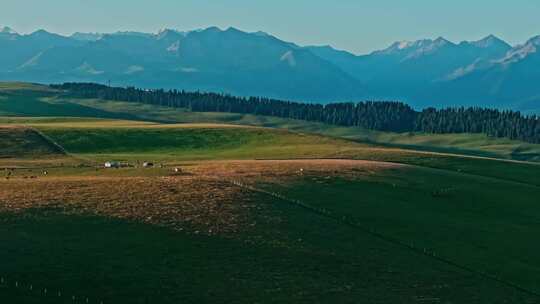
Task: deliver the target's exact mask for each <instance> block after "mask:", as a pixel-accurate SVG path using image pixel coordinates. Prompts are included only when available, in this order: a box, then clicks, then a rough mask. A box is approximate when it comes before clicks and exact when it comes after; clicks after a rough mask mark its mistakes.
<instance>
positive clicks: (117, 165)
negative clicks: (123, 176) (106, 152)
mask: <svg viewBox="0 0 540 304" xmlns="http://www.w3.org/2000/svg"><path fill="white" fill-rule="evenodd" d="M104 167H105V168H120V163H119V162H115V161H108V162H106V163H105V164H104Z"/></svg>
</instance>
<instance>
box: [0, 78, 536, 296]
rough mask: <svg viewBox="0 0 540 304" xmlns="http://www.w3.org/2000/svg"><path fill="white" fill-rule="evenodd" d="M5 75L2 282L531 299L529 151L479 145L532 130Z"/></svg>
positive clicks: (1, 287) (75, 292) (121, 289)
mask: <svg viewBox="0 0 540 304" xmlns="http://www.w3.org/2000/svg"><path fill="white" fill-rule="evenodd" d="M19 85H20V86H21V88H23V89H21V88H17V89H13V87H10V86H5V85H4V87H2V86H0V96H1V98H3V99H1V98H0V111H4V112H3V113H4V115H8V116H5V117H2V118H0V125H1V127H0V135H4V136H2V140H3V141H2V142H0V152H2V153H4V155H5V157H3V158H0V168H5V169H2V170H1V171H0V223H1V224H0V244H2V249H3V250H0V259H1V260H3V261H10V262H9V263H1V264H0V277H1V278H2V280H1V281H0V299H2V300H4V299H6V300H7V301H8V302H11V303H86V298H88V302H89V303H100V302H101V301H103V303H179V302H182V303H223V302H227V303H228V302H235V303H284V302H286V303H290V302H294V303H313V302H316V303H358V302H360V303H538V302H540V297H539V296H538V294H540V285H539V284H538V282H540V259H539V258H538V256H537V255H536V252H538V250H539V248H538V245H536V242H534V240H535V236H536V235H537V234H538V233H539V232H540V206H539V205H538V203H537V201H538V199H537V198H538V197H539V196H540V165H538V164H534V163H530V162H523V161H516V160H496V159H492V158H490V157H492V156H497V157H513V158H521V157H523V155H524V154H527V155H528V156H527V157H525V158H527V159H534V157H533V156H532V155H533V154H534V153H536V152H535V151H536V150H535V149H537V148H536V146H535V145H530V148H524V147H525V145H526V144H523V143H518V142H510V141H505V140H502V139H489V138H482V137H481V136H476V135H455V136H454V135H449V136H447V137H441V136H438V135H422V134H415V135H408V134H389V133H377V132H367V131H365V130H359V129H354V128H339V127H331V126H325V125H320V124H311V123H305V122H299V121H293V120H281V119H275V118H268V117H256V116H243V115H235V114H223V113H192V112H188V111H184V110H171V109H167V108H160V107H149V106H147V105H136V104H132V103H119V102H108V101H94V100H64V99H62V98H61V97H57V96H56V94H58V92H51V91H49V90H48V89H46V88H42V87H39V86H33V85H26V84H19ZM26 86H30V87H26ZM15 103H21V104H20V105H16V104H15ZM25 105H26V106H25ZM34 106H35V107H34ZM87 109H91V110H90V111H89V112H87ZM38 113H41V114H38ZM43 113H47V114H49V115H43ZM83 114H84V115H83ZM26 115H30V116H26ZM36 116H39V117H36ZM44 116H46V117H44ZM75 116H78V117H75ZM81 116H83V117H81ZM194 122H197V123H194ZM284 129H288V130H284ZM2 131H4V132H3V133H1V132H2ZM322 134H326V135H330V136H324V135H322ZM362 136H363V137H362ZM6 138H7V139H8V140H5V139H6ZM505 142H506V143H505ZM499 144H500V145H501V146H500V147H499V146H497V145H499ZM505 145H506V146H505ZM514 145H516V146H514ZM413 146H414V147H417V146H418V147H424V148H418V149H412V148H411V147H413ZM446 146H448V147H447V148H445V147H446ZM450 146H452V147H450ZM58 147H61V150H62V151H64V150H65V154H62V153H59V152H58V151H57V150H56V149H58ZM426 147H427V148H426ZM515 147H520V149H522V150H523V151H525V152H523V153H524V154H523V153H521V152H520V153H521V154H520V153H518V154H520V156H519V157H516V156H515V155H514V156H508V155H506V154H505V153H510V152H509V151H511V150H512V149H514V148H515ZM428 149H431V150H434V151H426V150H428ZM465 150H467V151H468V152H467V153H466V154H468V155H456V154H454V153H458V152H459V153H461V152H462V151H465ZM25 153H26V154H25ZM505 155H506V156H505ZM516 155H517V154H516ZM529 156H530V158H529ZM105 160H118V161H125V162H129V163H130V164H131V165H133V166H132V167H126V168H119V169H104V168H102V167H101V164H102V163H103V161H105ZM142 161H154V162H157V163H159V164H161V165H162V166H156V167H153V168H143V167H141V166H139V164H140V163H141V162H142ZM175 169H176V170H175ZM45 173H46V174H45ZM233 182H242V183H243V184H245V185H248V187H241V186H238V185H237V184H234V183H233ZM250 187H254V188H250ZM257 189H258V190H259V191H257ZM275 194H281V195H283V196H284V197H285V199H283V198H281V199H280V198H278V197H276V196H275ZM321 209H323V210H324V212H321ZM424 250H425V252H424ZM432 252H434V253H435V254H436V256H433V255H432ZM15 282H17V286H16V283H15ZM30 286H32V288H30ZM45 288H46V289H47V293H46V292H45V291H44V290H45ZM58 291H61V295H60V296H58ZM73 296H75V300H73Z"/></svg>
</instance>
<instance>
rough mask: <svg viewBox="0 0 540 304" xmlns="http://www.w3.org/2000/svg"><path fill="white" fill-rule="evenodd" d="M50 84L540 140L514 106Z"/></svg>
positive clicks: (200, 108) (250, 110) (85, 94)
mask: <svg viewBox="0 0 540 304" xmlns="http://www.w3.org/2000/svg"><path fill="white" fill-rule="evenodd" d="M52 87H53V88H56V89H61V90H66V91H68V93H69V94H71V95H75V96H77V97H81V98H98V99H107V100H116V101H129V102H140V103H146V104H154V105H160V106H166V107H175V108H187V109H189V110H191V111H194V112H227V113H240V114H254V115H267V116H275V117H282V118H292V119H300V120H307V121H314V122H322V123H327V124H333V125H340V126H357V127H362V128H366V129H370V130H379V131H392V132H413V131H419V132H427V133H441V134H443V133H484V134H487V135H489V136H493V137H507V138H510V139H518V140H523V141H527V142H532V143H540V121H539V119H538V117H537V116H524V115H521V114H520V113H519V112H514V111H499V110H494V109H484V108H476V107H475V108H447V109H440V110H438V109H435V108H428V109H425V110H423V111H421V112H417V111H415V110H414V109H412V108H411V107H410V106H408V105H406V104H404V103H401V102H387V101H383V102H372V101H368V102H359V103H331V104H327V105H321V104H309V103H298V102H289V101H283V100H275V99H270V98H263V97H235V96H230V95H226V94H216V93H202V92H186V91H179V90H168V91H166V90H144V89H137V88H133V87H128V88H120V87H108V86H104V85H99V84H93V83H65V84H62V85H52Z"/></svg>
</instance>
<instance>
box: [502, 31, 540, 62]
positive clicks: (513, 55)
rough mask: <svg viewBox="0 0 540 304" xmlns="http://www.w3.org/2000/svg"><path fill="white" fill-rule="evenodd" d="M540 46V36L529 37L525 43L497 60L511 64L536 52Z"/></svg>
mask: <svg viewBox="0 0 540 304" xmlns="http://www.w3.org/2000/svg"><path fill="white" fill-rule="evenodd" d="M538 48H540V36H536V37H534V38H531V39H529V41H527V42H526V43H525V44H523V45H519V46H516V47H515V48H513V49H511V50H510V51H508V53H506V56H505V57H504V58H503V59H501V60H499V61H497V62H498V63H502V64H511V63H514V62H518V61H521V60H523V59H525V58H526V57H528V56H529V55H531V54H534V53H536V52H537V51H538Z"/></svg>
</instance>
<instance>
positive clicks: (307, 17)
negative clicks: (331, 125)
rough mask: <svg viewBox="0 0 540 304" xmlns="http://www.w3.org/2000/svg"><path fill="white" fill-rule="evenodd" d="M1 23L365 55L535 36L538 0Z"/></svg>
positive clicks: (6, 1) (237, 0) (153, 8)
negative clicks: (215, 30)
mask: <svg viewBox="0 0 540 304" xmlns="http://www.w3.org/2000/svg"><path fill="white" fill-rule="evenodd" d="M1 2H2V3H1V4H0V25H9V26H11V27H13V28H15V29H16V30H18V31H19V32H22V33H28V32H31V31H34V30H36V29H39V28H44V29H46V30H49V31H52V32H57V33H61V34H71V33H73V32H75V31H83V32H113V31H117V30H137V31H147V32H156V31H158V30H159V29H160V28H175V29H180V30H189V29H195V28H201V27H207V26H212V25H216V26H219V27H221V28H227V27H229V26H234V27H237V28H239V29H242V30H246V31H257V30H262V31H266V32H268V33H271V34H273V35H275V36H277V37H279V38H281V39H284V40H288V41H293V42H297V43H299V44H302V45H305V44H330V45H333V46H335V47H337V48H340V49H345V50H349V51H352V52H355V53H366V52H369V51H371V50H375V49H380V48H383V47H386V46H388V45H389V44H390V43H392V42H394V41H397V40H415V39H420V38H435V37H438V36H444V37H445V38H447V39H449V40H451V41H461V40H475V39H479V38H481V37H483V36H486V35H488V34H495V35H497V36H499V37H500V38H503V39H505V40H506V41H508V42H509V43H511V44H517V43H522V42H524V41H525V40H526V39H528V38H530V37H532V36H535V35H539V34H540V0H451V1H450V0H448V1H446V0H444V1H443V0H440V1H436V0H393V1H390V0H377V1H367V0H325V1H321V0H1Z"/></svg>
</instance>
